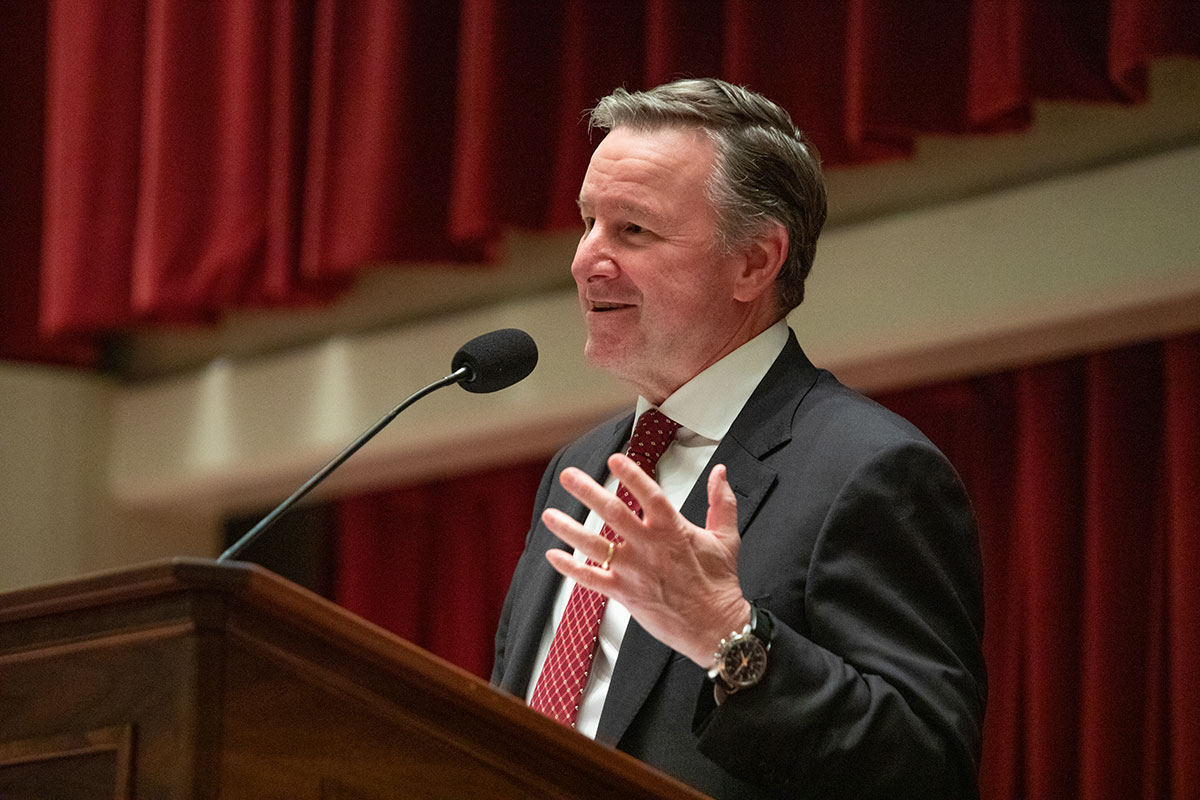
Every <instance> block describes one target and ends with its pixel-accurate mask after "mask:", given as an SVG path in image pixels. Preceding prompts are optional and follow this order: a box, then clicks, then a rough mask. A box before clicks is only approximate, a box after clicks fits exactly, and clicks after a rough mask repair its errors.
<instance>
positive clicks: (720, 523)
mask: <svg viewBox="0 0 1200 800" xmlns="http://www.w3.org/2000/svg"><path fill="white" fill-rule="evenodd" d="M704 527H705V528H708V529H709V530H710V531H717V532H718V533H733V534H736V533H737V498H736V497H734V495H733V488H732V487H730V485H729V477H728V475H727V474H726V471H725V465H724V464H717V465H716V466H715V467H713V468H712V471H711V472H709V473H708V516H707V517H706V518H705V523H704Z"/></svg>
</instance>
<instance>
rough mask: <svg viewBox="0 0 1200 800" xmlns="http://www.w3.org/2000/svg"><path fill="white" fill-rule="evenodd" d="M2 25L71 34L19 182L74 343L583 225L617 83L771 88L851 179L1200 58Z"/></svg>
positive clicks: (689, 37)
mask: <svg viewBox="0 0 1200 800" xmlns="http://www.w3.org/2000/svg"><path fill="white" fill-rule="evenodd" d="M3 6H4V8H5V10H4V11H3V12H2V13H3V14H4V15H5V19H4V21H5V22H9V21H15V22H17V23H18V24H19V25H21V26H23V27H22V28H18V29H16V30H20V31H22V35H24V34H26V33H27V34H29V35H32V36H33V37H35V38H37V37H40V35H41V32H42V27H43V26H44V27H45V33H46V43H47V45H46V46H47V50H46V53H47V55H46V60H45V68H46V78H45V81H44V83H45V107H46V119H45V132H44V152H45V175H44V187H43V185H42V182H41V180H40V179H41V177H42V176H41V174H40V173H38V174H36V175H33V174H22V173H21V172H20V170H15V171H14V174H15V175H16V176H17V177H18V178H20V179H22V180H23V181H24V185H25V190H23V192H22V193H21V196H22V197H26V198H27V200H32V201H33V202H26V203H25V204H23V205H22V207H21V208H20V209H17V210H16V213H18V214H21V215H23V216H24V217H26V218H29V219H30V220H31V221H30V223H29V227H30V231H25V232H24V233H22V234H21V235H23V236H26V237H29V236H37V235H38V232H39V231H40V230H41V229H42V228H43V227H44V230H41V232H42V236H43V241H44V247H43V248H41V253H40V262H41V263H40V269H39V267H38V265H37V264H36V263H34V259H36V258H37V249H36V247H34V249H30V248H31V247H32V246H27V247H26V248H25V249H24V250H23V251H22V250H18V251H17V252H18V253H19V256H20V259H21V261H20V262H19V263H18V264H17V265H16V268H17V269H18V270H20V271H21V275H22V277H21V279H20V281H19V283H20V284H21V285H22V286H29V285H36V283H37V281H38V279H39V278H40V283H41V314H40V324H41V328H42V331H43V333H45V334H47V335H52V336H64V335H69V334H75V335H94V334H98V333H103V332H107V331H114V330H122V329H126V328H129V327H130V326H134V325H139V324H148V323H158V322H162V321H170V320H185V319H207V318H211V317H213V316H214V315H216V314H218V313H220V312H221V311H223V310H225V309H229V308H231V307H235V306H241V305H247V304H293V305H294V304H299V303H307V302H313V301H318V300H320V299H322V298H325V297H327V296H328V295H329V294H330V292H332V291H333V290H335V289H336V288H337V287H338V286H340V285H342V284H343V283H344V282H345V281H346V280H347V279H348V277H349V276H351V275H352V274H353V273H355V272H356V271H357V270H359V269H361V268H362V267H363V266H364V265H367V264H370V263H372V262H381V261H413V260H461V259H473V260H474V259H480V258H482V257H483V256H485V255H486V253H487V250H488V248H489V246H490V245H492V244H493V243H494V242H495V241H496V238H497V235H498V233H499V232H500V231H501V230H502V229H503V228H505V227H508V226H518V227H522V228H532V229H545V228H555V227H562V226H569V225H573V224H574V222H575V218H576V210H575V204H574V198H575V193H576V191H577V189H578V182H579V179H580V176H581V175H582V173H583V170H584V167H585V165H586V161H587V157H588V152H589V150H590V144H589V142H588V140H587V136H586V134H585V132H584V130H583V126H582V123H581V116H580V112H581V109H584V108H586V107H588V106H589V105H591V104H592V103H593V102H594V101H595V100H596V99H597V98H598V97H600V96H601V95H603V94H605V93H606V92H608V91H609V90H611V89H612V88H613V87H614V86H617V85H626V86H630V87H635V88H636V87H645V86H649V85H653V84H656V83H659V82H661V81H664V80H667V79H669V78H672V77H675V76H677V75H680V74H716V75H721V76H723V77H726V78H728V79H731V80H734V81H737V82H743V83H746V84H749V85H750V86H752V87H753V88H755V89H758V90H760V91H763V92H764V93H766V94H767V95H768V96H770V97H772V98H774V99H776V100H778V101H780V102H781V103H782V104H783V105H784V106H786V107H787V108H788V109H789V110H790V111H791V112H792V113H793V115H794V116H795V118H796V119H797V120H798V121H799V123H800V124H801V125H802V126H803V127H805V128H806V129H807V130H808V131H810V132H811V134H812V137H813V139H814V140H815V142H816V143H817V145H818V147H819V148H820V149H821V151H822V152H823V153H824V155H825V158H826V161H827V162H828V163H830V164H841V163H848V162H856V161H862V160H866V159H871V158H877V157H883V156H896V155H903V154H904V153H907V152H908V151H909V149H910V147H911V143H912V138H913V136H914V135H915V134H917V133H918V132H922V131H951V132H953V131H979V130H996V129H1006V128H1011V127H1013V126H1017V125H1021V124H1024V123H1025V122H1026V121H1027V120H1028V117H1029V109H1030V104H1031V102H1032V101H1033V99H1034V98H1036V97H1055V98H1076V99H1086V100H1119V101H1130V100H1138V99H1141V98H1142V97H1143V96H1144V94H1145V70H1146V63H1147V60H1148V59H1149V58H1150V57H1152V56H1155V55H1160V54H1166V53H1192V54H1197V55H1200V6H1197V4H1196V3H1195V2H1193V0H1111V2H1108V3H1097V4H1081V3H1076V2H1073V0H1057V1H1056V2H1037V3H1028V2H1025V0H976V2H972V3H943V2H938V0H887V1H885V2H870V3H867V2H864V1H863V0H849V1H848V2H843V3H829V2H824V1H823V0H810V1H809V2H789V3H778V2H766V0H724V1H722V0H696V1H695V2H692V1H691V0H689V2H680V0H604V1H603V2H598V1H596V0H591V1H589V0H566V1H565V2H561V3H527V2H521V1H519V0H507V1H506V0H460V2H457V3H454V2H439V3H434V4H428V3H419V2H416V1H415V0H359V1H358V2H337V0H229V1H228V2H221V3H206V2H193V1H192V0H167V1H158V0H125V1H123V2H105V1H104V0H96V1H95V2H75V1H74V0H58V1H57V2H51V3H50V5H49V8H50V11H49V18H48V24H47V22H46V20H45V19H44V18H43V19H41V20H33V21H29V20H25V19H24V17H29V16H38V12H39V10H40V9H42V6H41V5H40V4H3ZM21 8H25V9H26V11H19V10H13V9H21ZM29 8H33V9H34V12H33V13H30V12H28V10H27V9H29ZM35 61H36V63H32V62H31V63H30V64H18V65H17V68H19V69H24V70H33V69H40V68H41V64H42V62H41V59H36V60H35ZM27 83H29V84H30V85H29V87H28V88H27V89H23V91H24V92H25V94H24V95H23V97H25V98H35V99H37V100H38V101H40V100H41V96H40V94H38V92H39V91H40V89H39V87H40V86H41V84H42V81H41V79H40V75H39V76H38V80H37V81H27ZM33 83H36V84H37V86H34V85H33ZM41 133H42V132H41V130H40V129H39V130H35V131H34V134H35V135H36V136H37V141H35V142H34V143H33V148H32V149H34V150H40V149H41V147H42V145H43V142H42V140H41V139H42V137H41ZM34 172H36V170H34ZM6 177H7V176H6ZM31 187H32V190H31ZM38 200H41V201H42V202H36V201H38ZM43 205H44V208H45V219H44V226H40V225H36V224H34V223H33V222H32V220H34V219H38V218H40V216H41V209H42V206H43ZM5 249H6V252H8V248H5Z"/></svg>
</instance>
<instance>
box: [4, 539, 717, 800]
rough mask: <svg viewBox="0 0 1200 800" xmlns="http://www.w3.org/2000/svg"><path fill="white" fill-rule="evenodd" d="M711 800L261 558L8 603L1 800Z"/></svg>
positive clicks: (148, 569) (157, 567)
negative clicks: (292, 580)
mask: <svg viewBox="0 0 1200 800" xmlns="http://www.w3.org/2000/svg"><path fill="white" fill-rule="evenodd" d="M218 797H220V798H255V799H258V798H279V799H280V800H284V799H286V800H301V799H303V798H313V800H318V798H319V799H320V800H375V799H376V798H380V799H382V798H398V797H417V798H461V797H470V798H476V797H478V798H537V797H547V798H549V797H553V798H570V797H579V798H601V797H613V798H692V799H693V800H695V798H700V797H702V795H700V794H698V793H697V792H695V791H693V790H691V789H689V788H688V787H686V786H684V785H682V784H680V783H678V782H676V781H675V780H673V779H672V778H669V777H667V776H665V775H663V774H662V773H659V772H656V771H654V770H652V769H650V768H649V767H647V766H645V765H644V764H642V763H640V762H638V761H636V760H635V759H633V758H630V757H629V756H627V755H625V754H624V753H620V752H617V751H615V750H610V749H608V748H605V747H602V746H600V745H597V744H595V743H594V742H592V741H591V740H589V739H587V738H586V737H584V736H581V735H579V734H577V733H575V732H574V731H571V730H568V729H566V728H564V727H562V726H560V725H558V724H557V723H554V722H552V721H550V720H548V719H545V718H543V717H542V716H540V715H539V714H536V713H534V712H532V711H530V710H529V709H527V708H525V706H524V705H523V704H522V703H521V702H519V701H517V700H515V699H513V698H511V697H508V696H507V695H504V694H502V693H500V692H498V691H496V690H494V689H493V688H492V687H490V686H489V685H488V684H486V683H485V682H483V681H481V680H479V679H478V678H476V677H475V676H473V675H470V674H468V673H466V672H464V671H462V670H460V669H458V668H456V667H454V666H452V665H450V664H448V663H446V662H444V661H441V660H440V659H437V658H435V657H434V656H432V655H430V654H428V653H426V652H424V651H422V650H420V649H419V648H417V647H415V646H413V645H411V644H409V643H407V642H405V641H403V640H401V639H399V638H398V637H396V636H394V635H392V634H389V633H387V632H385V631H383V630H381V629H379V628H377V627H375V626H373V625H371V624H369V623H367V622H365V621H363V620H361V619H359V618H358V617H356V616H354V615H353V614H351V613H350V612H348V611H346V610H344V609H342V608H339V607H338V606H336V605H334V604H332V603H330V602H328V601H326V600H323V599H321V598H320V597H318V596H316V595H314V594H312V593H310V592H308V591H306V590H304V589H301V588H300V587H298V586H296V585H294V584H292V583H290V582H288V581H286V580H284V579H283V578H280V577H278V576H277V575H275V574H273V573H271V572H268V571H266V570H264V569H262V568H260V567H256V566H253V565H250V564H241V563H235V564H228V565H222V564H217V563H216V562H214V561H208V560H203V559H177V560H173V561H170V562H161V563H154V564H150V565H147V566H143V567H135V568H132V569H128V570H121V571H115V572H110V573H103V574H98V575H93V576H89V577H84V578H80V579H77V580H72V581H66V582H62V583H57V584H53V585H48V586H42V587H37V588H32V589H24V590H20V591H16V592H11V593H8V594H5V595H0V798H4V800H30V799H31V798H37V799H38V800H51V799H52V800H76V799H77V798H79V799H80V800H81V799H82V798H87V799H88V800H97V799H98V798H104V799H105V800H107V798H135V799H137V798H153V799H154V800H166V799H167V798H171V799H174V798H189V799H194V800H200V799H201V798H204V799H205V800H210V799H211V798H218Z"/></svg>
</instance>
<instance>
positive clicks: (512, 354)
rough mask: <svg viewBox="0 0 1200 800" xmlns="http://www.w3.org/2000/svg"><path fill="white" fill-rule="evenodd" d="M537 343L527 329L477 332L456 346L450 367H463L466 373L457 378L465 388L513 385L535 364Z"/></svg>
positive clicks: (491, 389)
mask: <svg viewBox="0 0 1200 800" xmlns="http://www.w3.org/2000/svg"><path fill="white" fill-rule="evenodd" d="M537 360H538V350H537V345H536V344H535V343H534V341H533V337H531V336H530V335H529V334H528V333H526V332H525V331H522V330H518V329H516V328H502V329H501V330H498V331H492V332H491V333H485V334H483V335H482V336H476V337H475V338H474V339H472V340H471V341H469V342H467V343H466V344H464V345H463V346H462V347H460V348H459V350H458V352H457V353H455V354H454V359H453V360H452V361H451V362H450V369H451V370H454V371H457V370H458V369H460V368H461V367H466V368H467V370H468V371H469V374H468V375H467V376H466V377H465V378H463V379H462V380H461V381H459V386H461V387H463V388H464V389H466V390H467V391H468V392H477V393H480V394H482V393H485V392H496V391H499V390H500V389H504V388H507V387H509V386H512V385H513V384H514V383H516V382H517V381H519V380H521V379H522V378H524V377H525V376H527V375H528V374H529V373H531V372H533V368H534V367H535V366H537Z"/></svg>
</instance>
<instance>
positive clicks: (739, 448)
mask: <svg viewBox="0 0 1200 800" xmlns="http://www.w3.org/2000/svg"><path fill="white" fill-rule="evenodd" d="M816 378H817V370H816V369H815V368H814V367H813V366H812V364H811V363H810V362H809V361H808V359H807V357H805V355H804V353H803V351H802V350H801V349H800V345H799V344H798V343H797V342H796V337H795V335H794V334H792V335H790V336H789V339H788V343H787V344H786V345H785V346H784V349H783V352H782V353H780V355H779V358H777V359H776V360H775V363H774V364H773V365H772V367H771V369H770V370H769V371H768V372H767V374H766V376H764V378H763V380H762V382H761V383H760V384H759V386H758V388H757V389H755V391H754V394H753V395H751V397H750V399H749V400H748V401H747V402H746V406H745V408H743V409H742V411H741V413H740V414H738V416H737V419H735V420H734V423H733V425H732V426H731V427H730V429H729V433H728V434H726V436H725V438H724V439H722V440H721V443H720V444H719V445H718V446H717V449H716V452H714V453H713V457H712V459H710V460H709V463H708V464H707V465H706V466H705V467H704V470H703V471H702V472H701V474H700V477H699V479H698V480H697V481H696V484H695V485H694V486H693V487H692V491H691V493H690V494H689V495H688V498H687V500H686V501H685V502H684V504H683V506H682V508H681V509H680V511H681V513H682V514H683V516H684V517H685V518H687V519H688V520H689V521H690V522H692V523H693V524H696V525H700V526H703V525H704V522H705V517H706V516H707V514H708V491H707V486H708V474H709V472H710V471H712V468H713V467H714V466H716V465H717V464H724V465H725V467H726V469H727V470H728V473H729V485H730V487H731V488H732V489H733V491H734V494H735V495H736V496H737V501H738V530H739V531H741V533H742V535H743V536H744V535H745V533H746V529H747V528H748V527H749V526H750V525H751V524H752V523H753V520H754V515H755V513H756V512H757V511H758V508H759V506H760V505H761V504H762V501H763V499H764V498H765V497H766V496H767V494H768V492H769V491H770V489H771V487H772V486H773V485H774V484H775V479H776V473H775V471H774V470H773V469H771V468H770V467H768V466H766V465H765V464H763V462H762V459H763V458H764V457H765V456H766V455H767V454H769V453H770V452H771V451H773V450H775V449H777V448H779V447H781V446H783V445H784V444H786V443H787V442H788V441H789V440H790V439H791V425H792V416H793V415H794V413H795V409H796V406H797V405H798V404H799V403H800V401H801V400H803V398H804V396H805V395H806V394H807V393H808V390H809V389H810V388H812V386H813V384H814V383H815V382H816ZM714 644H715V643H714ZM673 653H674V651H673V650H671V648H669V647H667V646H666V645H665V644H663V643H662V642H659V641H658V640H657V639H655V638H654V637H653V636H651V635H650V634H649V633H647V632H646V631H645V630H644V629H643V628H642V626H641V625H639V624H638V623H637V622H636V621H635V620H632V619H631V620H630V621H629V627H628V628H626V630H625V637H624V639H622V641H621V651H620V654H619V655H618V656H617V663H616V665H615V666H614V668H613V676H612V683H611V685H610V688H609V692H608V697H607V698H606V699H605V701H604V712H603V713H602V714H601V716H600V726H599V728H598V729H597V731H596V741H598V742H601V743H603V744H616V743H617V742H619V741H620V739H621V737H622V736H624V734H625V731H626V730H627V729H628V728H629V725H630V724H631V723H632V722H633V719H634V717H635V716H637V712H638V710H639V709H640V708H641V707H642V704H643V703H644V702H645V701H646V698H647V697H648V696H649V695H650V692H651V691H653V689H654V686H655V684H656V683H657V682H658V680H659V677H660V676H661V675H662V672H663V670H664V669H665V668H666V666H667V662H668V661H669V660H670V658H671V656H672V654H673Z"/></svg>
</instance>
